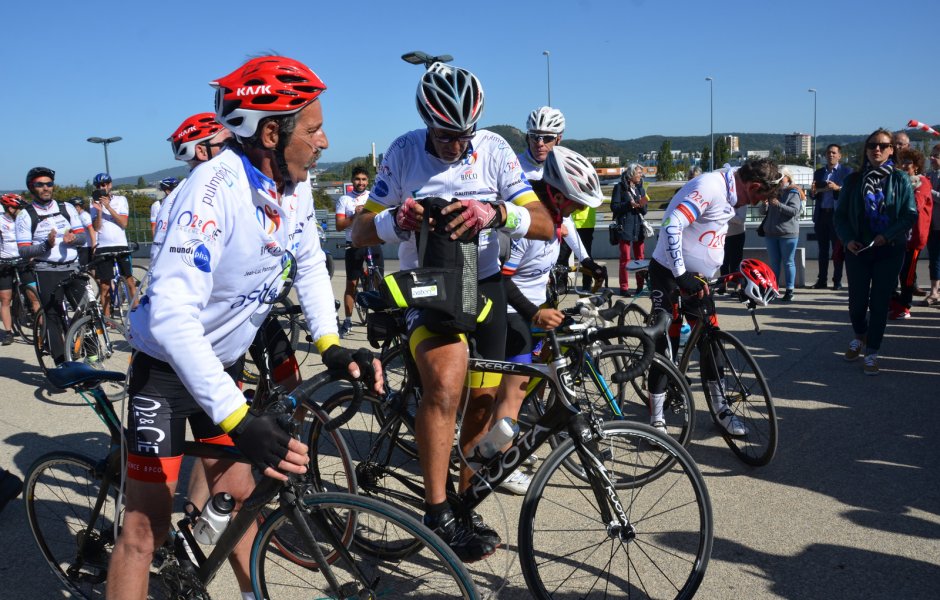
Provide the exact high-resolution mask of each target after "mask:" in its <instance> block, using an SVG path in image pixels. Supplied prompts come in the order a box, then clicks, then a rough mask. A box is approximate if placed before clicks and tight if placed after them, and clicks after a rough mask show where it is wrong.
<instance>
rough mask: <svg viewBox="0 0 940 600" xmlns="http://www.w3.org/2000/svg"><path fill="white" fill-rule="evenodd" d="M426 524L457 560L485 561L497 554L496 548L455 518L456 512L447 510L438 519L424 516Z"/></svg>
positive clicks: (467, 561) (466, 561) (468, 561)
mask: <svg viewBox="0 0 940 600" xmlns="http://www.w3.org/2000/svg"><path fill="white" fill-rule="evenodd" d="M424 524H425V525H427V527H428V529H430V530H432V531H433V532H434V533H436V534H437V536H438V537H439V538H441V539H442V540H444V541H445V542H446V543H447V545H448V546H450V549H451V550H453V551H454V554H456V555H457V558H459V559H460V560H462V561H463V562H465V563H472V562H476V561H478V560H481V559H484V558H486V557H487V556H489V555H490V554H493V553H494V552H496V546H495V545H493V544H492V543H490V542H489V541H488V540H486V539H484V538H483V536H481V535H479V534H477V533H476V532H475V531H474V530H473V528H471V527H467V526H466V525H465V524H463V523H461V522H460V520H458V519H457V518H455V517H454V511H452V510H450V509H447V510H445V511H444V512H443V513H441V515H440V516H438V517H437V518H436V519H432V518H431V517H430V515H424Z"/></svg>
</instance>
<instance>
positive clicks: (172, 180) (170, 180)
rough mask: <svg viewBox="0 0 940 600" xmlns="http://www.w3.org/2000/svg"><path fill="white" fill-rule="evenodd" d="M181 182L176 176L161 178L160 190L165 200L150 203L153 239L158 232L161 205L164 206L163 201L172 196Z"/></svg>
mask: <svg viewBox="0 0 940 600" xmlns="http://www.w3.org/2000/svg"><path fill="white" fill-rule="evenodd" d="M179 184H180V180H179V179H177V178H176V177H167V178H166V179H161V180H160V191H161V192H163V200H154V201H153V204H151V205H150V236H151V239H152V238H153V235H154V234H155V233H156V232H157V217H158V216H159V214H160V207H161V206H163V203H164V202H165V201H166V199H167V198H169V197H170V194H171V193H172V192H173V190H175V189H176V186H178V185H179Z"/></svg>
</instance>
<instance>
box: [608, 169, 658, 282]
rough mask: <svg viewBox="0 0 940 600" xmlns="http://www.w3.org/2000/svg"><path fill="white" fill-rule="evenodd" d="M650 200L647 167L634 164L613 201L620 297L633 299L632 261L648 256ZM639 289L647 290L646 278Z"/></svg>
mask: <svg viewBox="0 0 940 600" xmlns="http://www.w3.org/2000/svg"><path fill="white" fill-rule="evenodd" d="M648 204H649V196H647V195H646V190H645V189H643V167H641V166H640V165H638V164H636V163H631V164H630V165H628V166H627V168H626V170H625V171H624V172H623V174H622V175H621V176H620V181H619V182H618V183H617V184H616V185H615V186H614V191H613V194H612V195H611V200H610V210H611V212H612V213H613V216H614V222H615V223H616V224H617V228H616V231H615V232H614V233H613V234H612V235H611V243H614V242H615V241H616V242H617V245H618V246H619V248H620V269H619V270H618V273H619V278H620V293H621V294H622V295H624V296H629V295H630V273H629V272H628V271H627V263H628V262H630V260H631V259H640V258H644V257H645V256H646V254H645V252H644V250H643V242H644V240H645V239H646V238H645V236H644V235H643V215H645V214H646V210H647V205H648ZM636 289H637V291H640V290H642V289H643V278H642V277H641V276H640V275H637V276H636Z"/></svg>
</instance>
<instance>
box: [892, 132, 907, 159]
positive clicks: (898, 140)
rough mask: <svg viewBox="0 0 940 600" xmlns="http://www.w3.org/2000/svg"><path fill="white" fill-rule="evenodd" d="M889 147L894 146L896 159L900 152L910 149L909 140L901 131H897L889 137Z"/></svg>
mask: <svg viewBox="0 0 940 600" xmlns="http://www.w3.org/2000/svg"><path fill="white" fill-rule="evenodd" d="M891 145H892V146H894V157H895V158H897V157H898V153H899V152H900V151H901V150H907V149H908V148H910V147H911V138H910V137H908V135H907V134H906V133H904V132H903V131H899V132H897V133H895V134H894V135H893V136H891Z"/></svg>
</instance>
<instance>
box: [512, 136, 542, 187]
mask: <svg viewBox="0 0 940 600" xmlns="http://www.w3.org/2000/svg"><path fill="white" fill-rule="evenodd" d="M517 158H518V159H519V165H520V166H521V167H522V172H523V173H525V177H526V179H528V180H529V181H536V180H539V179H541V178H542V170H543V169H544V168H545V163H540V162H538V161H537V160H535V157H534V156H532V153H531V152H529V148H528V144H526V149H525V151H524V152H520V153H519V154H518V156H517Z"/></svg>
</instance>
